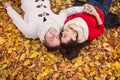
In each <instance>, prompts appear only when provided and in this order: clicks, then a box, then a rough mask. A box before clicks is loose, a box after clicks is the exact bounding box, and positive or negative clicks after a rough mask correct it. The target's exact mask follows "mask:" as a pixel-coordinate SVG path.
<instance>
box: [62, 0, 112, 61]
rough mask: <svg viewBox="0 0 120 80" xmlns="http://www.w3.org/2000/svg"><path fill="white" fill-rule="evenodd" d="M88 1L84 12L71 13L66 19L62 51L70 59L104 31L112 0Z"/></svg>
mask: <svg viewBox="0 0 120 80" xmlns="http://www.w3.org/2000/svg"><path fill="white" fill-rule="evenodd" d="M88 3H89V4H85V5H84V12H83V13H77V14H74V15H71V16H69V17H68V18H67V19H66V21H65V25H64V28H63V31H62V33H61V43H62V48H61V50H60V51H61V54H62V55H63V56H64V57H66V58H68V59H72V58H74V57H76V56H77V55H78V53H79V50H80V49H81V48H82V47H83V46H82V45H84V44H85V43H87V42H88V41H92V40H94V39H95V38H97V37H98V36H100V35H101V34H102V33H103V32H104V24H103V23H104V15H106V14H107V13H108V11H109V8H110V4H111V3H112V0H88ZM91 4H92V5H91ZM104 4H106V5H104ZM93 5H94V6H93Z"/></svg>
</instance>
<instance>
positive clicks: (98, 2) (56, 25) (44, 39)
mask: <svg viewBox="0 0 120 80" xmlns="http://www.w3.org/2000/svg"><path fill="white" fill-rule="evenodd" d="M111 3H112V0H87V3H86V4H84V5H83V6H80V5H81V4H82V3H81V2H79V1H77V0H75V4H74V5H75V7H71V8H68V9H65V10H61V11H60V13H59V14H55V13H53V12H52V11H51V9H50V1H49V0H21V8H22V10H23V11H24V13H25V14H24V19H23V18H22V17H21V16H20V15H19V14H18V13H17V12H16V11H15V10H14V9H13V8H12V7H11V5H10V3H8V2H5V3H4V7H5V8H6V10H7V13H8V15H9V16H10V18H11V19H12V20H13V22H14V24H15V25H16V27H17V28H18V29H19V30H20V31H21V32H22V33H23V34H24V35H25V36H26V37H27V38H33V39H36V38H39V39H40V41H41V43H43V44H44V45H45V46H46V48H47V49H48V50H49V51H54V50H56V49H58V47H59V46H60V44H61V48H60V53H61V54H62V55H63V57H66V58H68V59H69V60H71V59H73V58H74V57H77V56H78V53H79V51H80V49H81V48H82V47H84V46H85V45H87V44H88V43H89V42H90V41H92V40H93V39H95V38H97V37H98V36H100V35H101V34H103V33H104V25H105V27H118V26H119V25H120V22H119V20H118V16H117V15H114V14H111V13H109V14H108V12H109V8H110V5H111ZM78 5H79V6H78ZM108 16H109V17H108ZM116 16H117V17H116ZM104 17H105V21H104ZM112 20H115V21H116V22H115V23H114V24H111V21H112ZM117 21H118V22H117ZM60 31H61V34H60ZM59 34H60V36H59Z"/></svg>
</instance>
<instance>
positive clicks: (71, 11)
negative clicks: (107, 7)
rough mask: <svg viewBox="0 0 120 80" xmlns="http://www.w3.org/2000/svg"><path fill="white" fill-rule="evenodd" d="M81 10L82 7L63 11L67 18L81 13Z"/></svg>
mask: <svg viewBox="0 0 120 80" xmlns="http://www.w3.org/2000/svg"><path fill="white" fill-rule="evenodd" d="M83 8H84V7H83V6H76V7H71V8H67V9H65V12H66V15H67V17H68V16H70V15H73V14H76V13H81V12H83Z"/></svg>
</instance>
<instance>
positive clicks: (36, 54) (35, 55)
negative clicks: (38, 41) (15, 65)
mask: <svg viewBox="0 0 120 80" xmlns="http://www.w3.org/2000/svg"><path fill="white" fill-rule="evenodd" d="M38 54H39V52H34V53H33V54H32V55H30V58H35V57H37V56H38Z"/></svg>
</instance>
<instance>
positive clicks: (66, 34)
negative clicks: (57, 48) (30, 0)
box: [61, 28, 77, 43]
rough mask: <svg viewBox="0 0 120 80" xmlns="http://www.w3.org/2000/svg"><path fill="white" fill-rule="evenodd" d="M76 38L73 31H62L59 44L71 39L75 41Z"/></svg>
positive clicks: (68, 29)
mask: <svg viewBox="0 0 120 80" xmlns="http://www.w3.org/2000/svg"><path fill="white" fill-rule="evenodd" d="M76 36H77V33H76V32H75V31H74V30H73V29H70V28H65V29H63V31H62V34H61V43H67V42H69V41H70V40H71V39H73V40H74V41H75V40H76Z"/></svg>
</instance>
